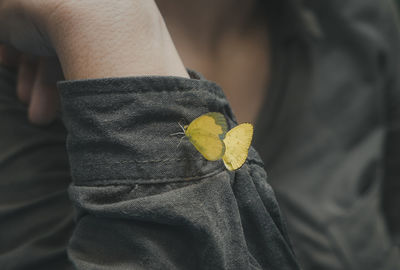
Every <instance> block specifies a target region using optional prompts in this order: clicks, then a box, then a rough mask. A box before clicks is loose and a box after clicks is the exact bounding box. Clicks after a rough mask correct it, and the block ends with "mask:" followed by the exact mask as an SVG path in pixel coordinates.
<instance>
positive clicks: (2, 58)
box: [0, 44, 20, 68]
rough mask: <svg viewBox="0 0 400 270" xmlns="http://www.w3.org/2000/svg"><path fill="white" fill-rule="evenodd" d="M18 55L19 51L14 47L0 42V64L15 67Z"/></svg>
mask: <svg viewBox="0 0 400 270" xmlns="http://www.w3.org/2000/svg"><path fill="white" fill-rule="evenodd" d="M19 55H20V53H19V52H18V51H17V50H16V49H14V48H12V47H10V46H6V45H4V44H0V64H2V65H4V66H6V67H13V68H16V67H17V66H18V60H19Z"/></svg>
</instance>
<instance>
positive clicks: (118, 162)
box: [91, 158, 201, 165]
mask: <svg viewBox="0 0 400 270" xmlns="http://www.w3.org/2000/svg"><path fill="white" fill-rule="evenodd" d="M200 160H201V159H199V158H197V159H187V158H176V159H175V158H171V159H158V160H157V159H154V160H151V159H150V160H125V161H116V162H107V163H92V164H91V165H109V164H132V163H139V164H146V163H165V162H171V161H200Z"/></svg>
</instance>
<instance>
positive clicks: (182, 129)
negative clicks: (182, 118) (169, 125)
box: [178, 122, 185, 134]
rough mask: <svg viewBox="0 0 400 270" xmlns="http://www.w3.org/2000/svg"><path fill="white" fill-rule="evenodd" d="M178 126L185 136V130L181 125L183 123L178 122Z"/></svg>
mask: <svg viewBox="0 0 400 270" xmlns="http://www.w3.org/2000/svg"><path fill="white" fill-rule="evenodd" d="M178 125H179V126H180V127H181V129H182V131H183V134H185V128H184V127H183V126H182V125H181V123H179V122H178Z"/></svg>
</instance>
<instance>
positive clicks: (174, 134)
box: [169, 132, 185, 136]
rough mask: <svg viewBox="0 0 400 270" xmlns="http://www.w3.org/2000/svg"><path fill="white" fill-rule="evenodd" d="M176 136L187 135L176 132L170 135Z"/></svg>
mask: <svg viewBox="0 0 400 270" xmlns="http://www.w3.org/2000/svg"><path fill="white" fill-rule="evenodd" d="M176 135H185V133H183V132H176V133H172V134H169V136H176Z"/></svg>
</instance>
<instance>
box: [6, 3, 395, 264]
mask: <svg viewBox="0 0 400 270" xmlns="http://www.w3.org/2000/svg"><path fill="white" fill-rule="evenodd" d="M266 3H267V2H266ZM268 3H269V4H266V7H268V8H267V9H268V10H269V11H268V10H266V14H267V16H268V17H269V21H270V25H271V40H272V42H273V44H272V45H273V53H272V55H273V60H272V63H271V65H272V70H273V74H272V77H273V80H272V84H271V86H270V87H269V89H268V95H267V99H266V101H265V104H264V106H263V110H262V111H261V113H260V115H259V118H258V120H257V123H256V126H255V132H256V133H255V140H254V145H255V149H257V151H258V152H259V154H260V156H261V158H262V160H263V161H264V164H265V168H266V170H267V171H268V175H269V176H268V179H269V180H268V181H269V183H270V184H271V185H272V186H273V188H274V189H275V192H276V193H275V194H276V196H277V198H278V202H279V204H280V206H281V208H282V210H283V215H284V216H286V219H287V222H288V231H289V235H290V238H291V239H292V243H293V247H294V250H295V252H296V256H297V257H298V259H299V262H300V264H301V266H302V268H303V269H305V270H309V269H316V270H319V269H327V270H331V269H332V270H336V269H337V270H339V269H346V270H347V269H349V270H353V269H367V270H368V269H371V270H376V269H383V270H397V269H400V263H399V260H400V259H399V258H400V257H399V251H398V248H397V247H395V243H396V241H397V245H399V242H400V237H399V235H400V217H399V213H400V211H399V206H400V201H399V200H400V196H399V194H400V184H399V183H400V182H399V181H398V178H399V175H400V172H399V168H400V164H399V163H400V160H399V156H400V148H399V145H400V142H399V140H400V134H399V133H400V129H399V121H400V114H399V103H400V86H399V78H398V77H399V76H398V72H399V65H400V60H399V54H398V51H399V49H400V41H399V30H398V28H397V25H396V22H395V16H394V14H393V9H392V6H391V5H390V4H389V1H387V0H380V1H377V0H349V1H342V2H339V1H323V2H321V1H318V0H304V1H302V2H300V1H295V0H293V1H292V0H287V1H279V2H276V3H275V2H274V4H271V3H272V1H271V2H268ZM60 89H61V91H62V99H63V112H64V121H65V125H66V126H67V128H68V133H69V137H68V154H69V162H68V161H67V152H66V149H65V135H66V133H65V130H64V128H63V126H62V124H61V122H60V121H58V122H57V123H55V124H53V125H52V126H50V127H49V128H37V127H33V126H30V125H29V124H28V123H27V120H26V109H25V108H24V106H22V105H21V104H20V103H19V102H18V101H17V99H16V97H15V73H14V72H12V71H9V70H5V69H4V68H0V102H1V103H0V122H1V123H2V127H3V128H1V131H0V146H1V147H0V149H1V151H0V181H1V182H0V269H72V268H74V267H73V265H74V266H75V267H76V268H78V269H131V268H134V269H192V268H193V269H197V268H200V269H261V268H262V269H296V268H297V265H296V263H295V261H294V260H295V259H294V255H293V252H292V249H291V247H290V244H289V240H288V236H287V233H286V229H285V225H284V224H283V223H284V222H283V221H282V216H281V214H280V211H279V208H278V206H277V203H276V201H275V199H274V194H273V192H272V190H271V187H270V186H269V185H268V183H267V182H266V181H265V178H266V175H265V172H264V170H263V165H262V162H261V161H260V158H259V157H258V155H257V154H256V153H255V151H254V150H251V151H250V155H249V160H248V162H247V163H246V165H245V167H244V168H243V169H241V170H239V171H237V172H236V173H230V172H227V171H226V170H225V169H224V167H223V164H222V163H221V162H206V161H204V159H202V158H201V156H200V155H199V153H197V151H196V150H195V149H194V148H193V147H192V146H191V145H190V143H189V142H188V141H185V140H183V141H182V143H181V144H180V145H179V147H177V145H178V144H179V140H180V138H179V137H171V136H169V134H172V133H175V132H178V131H180V130H179V126H178V122H180V123H188V122H190V120H192V119H194V118H195V117H196V116H198V115H200V114H202V113H205V112H208V111H220V112H222V113H223V114H224V115H226V116H227V117H228V119H229V124H230V126H231V127H232V126H233V124H234V117H233V115H232V112H231V110H230V108H229V106H228V104H227V101H226V99H225V98H224V96H223V94H222V92H221V90H220V89H219V88H218V87H217V86H216V85H215V84H213V83H211V82H206V81H204V80H197V79H193V80H186V79H180V78H171V77H157V78H155V77H153V78H148V77H142V78H121V79H102V80H91V81H75V82H63V83H61V84H60ZM69 163H70V164H71V168H69ZM70 169H71V175H72V178H73V183H72V184H71V186H70V188H69V197H70V200H71V201H72V203H71V201H69V200H68V195H67V186H68V185H69V184H70V183H71V179H70V173H69V172H70ZM73 209H75V210H73ZM73 217H75V220H73ZM67 249H68V256H69V258H67ZM132 250H134V252H133V251H132Z"/></svg>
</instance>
